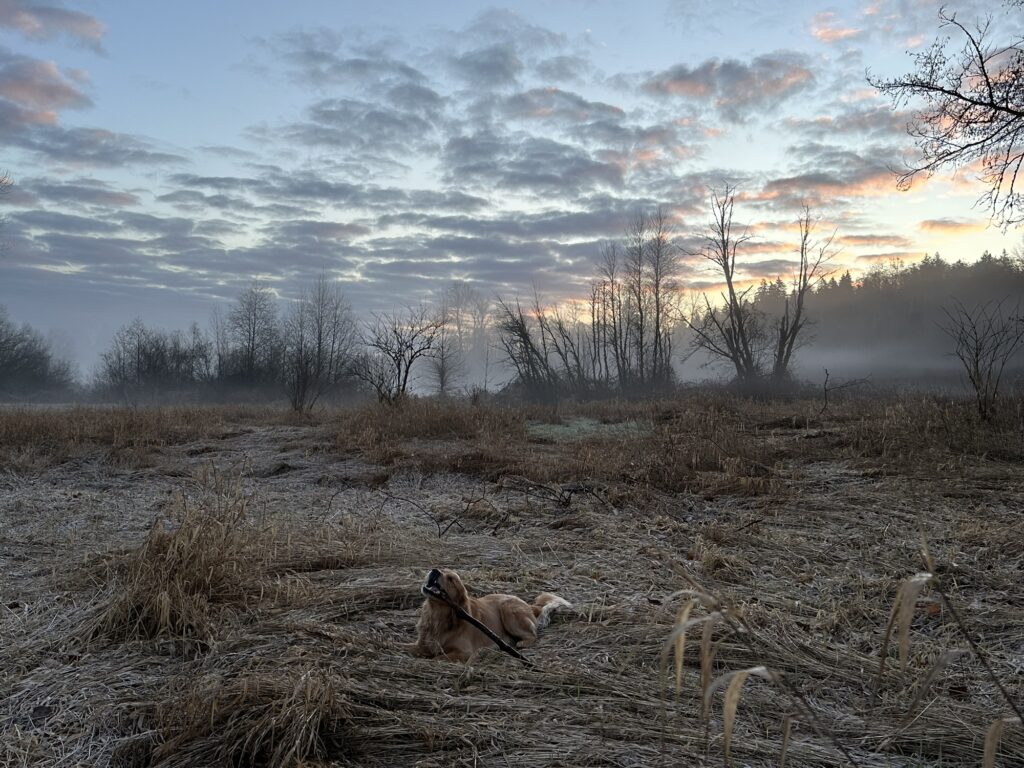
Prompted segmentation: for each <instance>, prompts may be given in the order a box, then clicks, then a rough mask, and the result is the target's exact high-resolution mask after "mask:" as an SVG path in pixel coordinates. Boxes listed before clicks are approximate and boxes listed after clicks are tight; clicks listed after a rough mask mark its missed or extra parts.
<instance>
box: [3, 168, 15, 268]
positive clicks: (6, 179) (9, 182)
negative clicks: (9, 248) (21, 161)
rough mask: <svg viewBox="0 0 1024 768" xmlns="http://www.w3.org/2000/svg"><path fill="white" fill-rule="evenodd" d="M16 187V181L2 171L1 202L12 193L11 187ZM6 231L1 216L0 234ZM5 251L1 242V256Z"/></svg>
mask: <svg viewBox="0 0 1024 768" xmlns="http://www.w3.org/2000/svg"><path fill="white" fill-rule="evenodd" d="M13 186H14V179H12V178H11V175H10V174H9V173H8V172H7V171H0V200H3V199H4V198H5V197H7V195H9V194H10V192H11V187H13ZM3 229H4V218H3V217H2V216H0V232H3ZM4 250H5V243H4V241H3V240H0V255H3V252H4Z"/></svg>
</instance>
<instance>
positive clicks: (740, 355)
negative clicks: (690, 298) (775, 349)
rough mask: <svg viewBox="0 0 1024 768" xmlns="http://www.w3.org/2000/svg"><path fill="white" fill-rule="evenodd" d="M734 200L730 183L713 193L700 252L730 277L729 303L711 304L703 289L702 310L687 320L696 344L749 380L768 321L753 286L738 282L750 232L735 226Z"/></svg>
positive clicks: (758, 366)
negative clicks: (738, 263) (738, 267)
mask: <svg viewBox="0 0 1024 768" xmlns="http://www.w3.org/2000/svg"><path fill="white" fill-rule="evenodd" d="M735 202H736V189H735V187H733V186H731V185H728V184H727V185H725V187H723V189H722V190H721V191H717V190H716V191H713V192H712V193H711V221H710V223H709V224H708V228H707V231H706V233H705V234H704V247H703V248H702V249H701V251H700V252H699V254H700V255H701V256H703V257H704V258H705V259H707V260H708V261H709V262H711V263H712V264H713V265H714V267H715V270H716V272H719V273H720V274H721V276H722V279H723V280H724V281H725V291H724V292H723V293H722V300H723V302H724V306H722V307H716V306H714V305H712V303H711V299H710V298H708V296H707V294H704V296H703V304H704V306H703V308H702V311H699V312H697V313H695V314H693V315H690V316H689V317H685V316H684V322H685V323H686V325H687V326H688V327H689V329H690V331H691V332H692V333H693V341H692V344H693V346H694V347H695V348H697V349H701V350H704V351H705V352H707V353H708V354H710V355H712V357H715V358H718V359H720V360H725V361H728V362H729V363H730V364H731V365H732V366H733V367H734V368H735V371H736V378H737V380H739V381H743V382H750V381H753V380H755V379H757V378H759V377H760V376H761V374H762V366H763V357H764V351H765V334H764V321H763V318H762V317H761V315H760V313H759V312H758V311H757V310H756V308H755V307H754V305H753V302H752V301H750V299H749V297H748V294H749V293H750V290H751V289H750V288H746V289H745V290H739V289H738V288H737V287H736V254H737V252H738V251H739V248H740V246H742V245H743V244H744V243H745V242H747V241H748V240H749V239H750V235H749V234H748V233H747V232H743V233H740V234H737V233H736V232H734V231H733V207H734V205H735Z"/></svg>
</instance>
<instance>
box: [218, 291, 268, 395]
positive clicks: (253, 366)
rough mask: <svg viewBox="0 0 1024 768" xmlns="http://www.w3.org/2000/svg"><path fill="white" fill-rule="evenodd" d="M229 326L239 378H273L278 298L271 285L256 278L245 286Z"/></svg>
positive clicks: (251, 380) (253, 380)
mask: <svg viewBox="0 0 1024 768" xmlns="http://www.w3.org/2000/svg"><path fill="white" fill-rule="evenodd" d="M227 327H228V331H229V333H230V338H231V341H232V344H233V345H234V354H235V356H236V360H235V363H236V365H237V368H236V371H235V373H237V375H238V376H239V378H240V379H241V380H242V381H243V382H244V383H245V384H256V383H259V382H261V381H266V380H269V379H272V378H273V377H274V373H275V371H274V368H275V364H276V360H275V356H276V354H277V352H278V327H277V302H276V299H275V297H274V293H273V292H272V291H271V290H270V288H269V287H267V286H265V285H262V284H261V283H259V282H254V283H253V284H252V285H250V286H249V287H248V288H247V289H245V290H244V291H243V292H242V294H241V295H240V296H239V297H238V299H237V300H236V301H235V305H234V306H233V307H232V308H231V311H230V312H229V313H228V317H227Z"/></svg>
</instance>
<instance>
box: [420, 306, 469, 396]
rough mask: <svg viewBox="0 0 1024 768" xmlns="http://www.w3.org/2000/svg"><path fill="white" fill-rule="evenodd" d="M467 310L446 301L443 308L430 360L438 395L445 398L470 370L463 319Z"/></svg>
mask: <svg viewBox="0 0 1024 768" xmlns="http://www.w3.org/2000/svg"><path fill="white" fill-rule="evenodd" d="M454 298H456V299H460V298H461V297H459V296H457V295H456V296H455V297H454ZM465 307H466V305H465V304H464V303H463V302H462V301H458V303H456V304H454V305H449V304H448V302H447V300H446V301H445V302H444V303H443V304H442V305H441V319H442V320H443V322H442V324H441V327H440V329H439V330H438V333H437V344H436V346H435V348H434V352H433V354H432V355H431V356H430V358H429V360H428V362H429V364H430V376H431V379H433V382H434V387H435V388H436V391H437V394H438V395H439V396H441V397H447V396H448V395H450V394H451V390H452V388H453V387H454V386H455V384H456V382H457V381H458V380H459V379H460V378H461V377H462V376H463V374H464V373H465V370H466V358H465V348H464V346H463V338H464V334H465V333H466V332H467V328H466V327H465V324H464V316H463V311H464V309H465Z"/></svg>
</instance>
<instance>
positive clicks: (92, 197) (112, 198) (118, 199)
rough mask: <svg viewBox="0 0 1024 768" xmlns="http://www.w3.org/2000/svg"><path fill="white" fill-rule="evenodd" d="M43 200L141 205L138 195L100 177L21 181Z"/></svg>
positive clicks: (99, 205) (78, 204) (85, 204)
mask: <svg viewBox="0 0 1024 768" xmlns="http://www.w3.org/2000/svg"><path fill="white" fill-rule="evenodd" d="M18 186H19V187H23V188H25V189H27V190H28V191H29V192H31V193H32V194H33V195H34V196H36V197H38V198H39V199H41V200H45V201H47V202H52V203H60V204H62V205H71V206H75V207H90V208H121V207H128V206H135V205H139V203H140V202H141V201H140V200H139V198H138V196H137V195H135V194H133V193H131V192H125V191H123V190H119V189H115V188H113V187H112V186H111V185H110V184H108V183H106V182H104V181H100V180H99V179H89V178H83V179H75V180H72V181H66V182H54V181H49V180H46V179H35V178H29V179H24V180H22V181H20V182H19V184H18Z"/></svg>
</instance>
